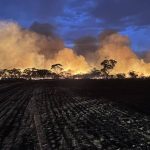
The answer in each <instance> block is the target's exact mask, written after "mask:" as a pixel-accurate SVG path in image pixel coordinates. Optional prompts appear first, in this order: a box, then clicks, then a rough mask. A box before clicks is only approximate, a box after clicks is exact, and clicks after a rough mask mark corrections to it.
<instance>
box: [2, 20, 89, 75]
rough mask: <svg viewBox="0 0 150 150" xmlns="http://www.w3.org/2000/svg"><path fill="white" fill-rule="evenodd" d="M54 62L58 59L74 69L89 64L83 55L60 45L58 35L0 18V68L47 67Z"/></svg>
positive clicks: (74, 70) (85, 69) (67, 67)
mask: <svg viewBox="0 0 150 150" xmlns="http://www.w3.org/2000/svg"><path fill="white" fill-rule="evenodd" d="M44 50H46V51H44ZM53 63H61V64H62V65H63V67H64V69H65V70H66V69H68V70H72V71H73V72H74V73H75V72H85V71H87V68H88V64H87V62H86V61H85V59H84V57H83V56H78V55H76V54H75V53H74V52H73V51H72V50H71V49H65V48H63V44H62V41H60V39H59V38H57V37H52V36H49V35H43V34H39V33H36V32H35V31H31V30H27V29H22V28H21V27H20V26H19V25H18V24H16V23H12V22H0V68H2V69H3V68H14V67H15V68H22V69H24V68H32V67H36V68H47V69H50V66H51V65H52V64H53Z"/></svg>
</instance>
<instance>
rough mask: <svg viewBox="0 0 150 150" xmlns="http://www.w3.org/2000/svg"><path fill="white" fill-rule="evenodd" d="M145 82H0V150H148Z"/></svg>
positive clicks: (149, 105) (147, 83)
mask: <svg viewBox="0 0 150 150" xmlns="http://www.w3.org/2000/svg"><path fill="white" fill-rule="evenodd" d="M149 87H150V80H147V79H124V80H41V81H26V80H16V81H14V80H12V81H0V149H18V150H19V149H37V150H38V149H46V150H47V149H60V150H67V149H69V150H70V149H86V150H87V149H89V150H93V149H112V150H113V149H136V150H137V149H149V148H150V116H149V115H150V111H149V108H150V101H149V99H150V95H149Z"/></svg>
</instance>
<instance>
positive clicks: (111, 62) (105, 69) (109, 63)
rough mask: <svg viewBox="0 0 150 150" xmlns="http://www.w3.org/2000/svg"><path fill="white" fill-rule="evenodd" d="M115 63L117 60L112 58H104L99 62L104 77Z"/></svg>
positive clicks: (106, 76)
mask: <svg viewBox="0 0 150 150" xmlns="http://www.w3.org/2000/svg"><path fill="white" fill-rule="evenodd" d="M116 63H117V61H116V60H113V59H109V60H108V59H105V60H104V61H102V62H101V65H102V66H103V68H102V69H101V72H102V75H103V76H104V77H105V78H108V76H109V72H110V70H112V69H113V68H114V67H115V65H116Z"/></svg>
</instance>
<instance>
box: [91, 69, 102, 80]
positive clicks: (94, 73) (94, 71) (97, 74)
mask: <svg viewBox="0 0 150 150" xmlns="http://www.w3.org/2000/svg"><path fill="white" fill-rule="evenodd" d="M100 75H101V71H100V70H98V69H96V68H93V69H92V70H91V72H90V73H89V77H90V78H99V77H100Z"/></svg>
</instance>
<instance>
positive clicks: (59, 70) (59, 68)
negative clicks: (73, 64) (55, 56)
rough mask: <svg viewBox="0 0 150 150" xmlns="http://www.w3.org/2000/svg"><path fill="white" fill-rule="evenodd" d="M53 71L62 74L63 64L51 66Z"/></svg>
mask: <svg viewBox="0 0 150 150" xmlns="http://www.w3.org/2000/svg"><path fill="white" fill-rule="evenodd" d="M51 70H52V71H53V72H54V73H56V74H60V73H61V72H62V70H63V67H62V65H61V64H54V65H52V66H51Z"/></svg>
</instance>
